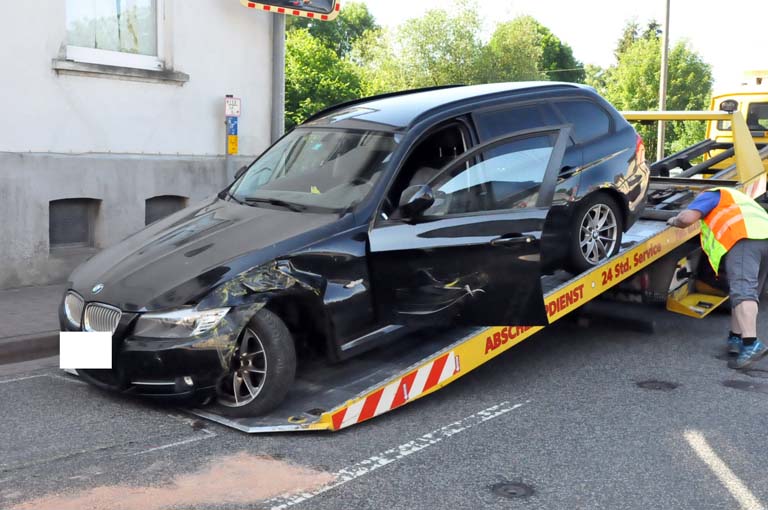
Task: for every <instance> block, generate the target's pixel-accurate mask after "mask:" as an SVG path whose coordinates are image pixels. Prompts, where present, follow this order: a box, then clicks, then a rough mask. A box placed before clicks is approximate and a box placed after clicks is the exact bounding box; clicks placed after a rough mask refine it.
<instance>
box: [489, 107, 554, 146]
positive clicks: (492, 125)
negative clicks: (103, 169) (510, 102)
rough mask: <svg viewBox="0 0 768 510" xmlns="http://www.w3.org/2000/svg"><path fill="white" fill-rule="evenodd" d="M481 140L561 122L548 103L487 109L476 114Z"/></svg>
mask: <svg viewBox="0 0 768 510" xmlns="http://www.w3.org/2000/svg"><path fill="white" fill-rule="evenodd" d="M475 124H476V125H477V131H478V134H479V135H480V141H482V142H485V141H488V140H491V139H493V138H497V137H499V136H502V135H511V134H512V133H515V132H517V131H523V130H526V129H535V128H542V127H546V126H555V125H558V124H560V122H559V121H558V119H557V117H556V116H555V115H554V113H553V112H552V111H551V110H550V108H549V106H548V105H546V104H531V105H526V106H517V107H512V108H503V109H494V110H486V111H484V112H479V113H477V114H475Z"/></svg>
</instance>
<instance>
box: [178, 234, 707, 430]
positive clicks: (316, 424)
mask: <svg viewBox="0 0 768 510" xmlns="http://www.w3.org/2000/svg"><path fill="white" fill-rule="evenodd" d="M698 233H699V225H698V224H694V225H691V226H690V227H688V228H685V229H677V228H670V227H667V226H666V224H665V223H664V222H660V221H651V220H640V221H638V222H637V223H636V224H635V225H634V226H633V227H632V228H631V229H630V230H629V231H628V232H627V233H626V234H625V235H624V242H623V243H622V249H621V251H620V252H619V253H618V254H617V255H616V256H614V257H612V258H611V259H609V260H607V261H606V262H604V263H602V264H601V265H599V266H596V267H595V268H594V269H592V270H590V271H588V272H585V273H582V274H580V275H577V276H574V277H571V275H566V274H565V273H557V274H555V275H552V276H547V277H544V278H543V283H544V284H545V285H546V286H547V287H549V288H550V290H545V293H544V302H545V305H546V307H547V315H548V318H549V323H550V324H551V323H554V322H555V321H557V320H558V319H560V318H561V317H564V316H565V315H567V314H569V313H570V312H572V311H574V310H576V309H578V308H579V307H581V306H582V305H584V304H585V303H587V302H589V301H590V300H592V299H594V298H595V297H597V296H599V295H600V294H602V293H603V292H605V291H606V290H608V289H610V288H611V287H613V286H614V285H616V284H618V283H620V282H621V281H623V280H626V279H627V278H629V277H630V276H632V275H633V274H635V273H637V272H638V271H640V270H642V269H644V268H645V267H647V266H649V265H650V264H652V263H653V262H655V261H657V260H659V259H660V258H661V257H663V256H664V255H666V254H667V253H669V252H671V251H672V250H674V249H675V248H677V247H678V246H680V245H682V244H683V243H685V242H686V241H688V240H690V239H692V238H693V237H695V236H696V235H698ZM544 327H545V326H516V325H513V326H493V327H483V328H475V329H471V330H466V329H464V330H458V331H443V332H442V333H444V335H441V334H440V333H441V332H438V333H434V332H433V333H432V334H433V338H431V339H421V337H418V336H417V335H416V336H415V338H417V341H418V343H417V344H416V345H417V347H415V348H414V347H413V343H414V339H411V340H412V342H411V343H410V344H411V345H407V349H409V350H410V349H416V350H418V351H421V352H425V355H424V356H423V357H421V358H419V359H417V360H415V361H414V362H409V363H407V364H406V363H405V362H404V363H403V364H402V365H401V366H402V367H403V368H402V369H400V370H392V369H393V368H395V369H396V367H397V360H398V359H399V360H401V361H406V360H408V359H409V357H408V356H400V357H399V358H398V357H397V356H394V357H393V356H392V355H391V353H389V351H390V350H392V349H394V350H398V349H402V348H403V345H405V344H408V343H409V342H407V340H408V338H405V339H401V340H399V341H398V342H397V343H396V344H392V345H390V346H388V347H383V348H380V349H377V350H375V351H371V353H366V354H364V355H362V356H361V358H362V360H363V364H364V365H365V364H366V363H369V364H370V363H371V362H372V363H373V365H372V366H371V369H375V368H376V366H375V365H376V362H377V361H376V359H377V357H379V356H383V357H384V358H387V359H386V363H387V369H386V370H376V376H373V377H371V376H369V377H358V378H357V379H356V381H354V382H356V383H360V382H361V381H368V382H370V383H371V384H368V385H367V386H365V387H364V388H362V387H361V386H362V385H361V384H347V385H346V386H343V387H342V388H338V387H336V388H334V387H333V386H332V385H334V384H338V383H340V382H341V379H336V380H334V378H333V377H330V378H328V380H327V381H325V382H326V383H327V384H330V385H331V386H323V385H322V384H319V385H314V389H313V390H311V391H306V392H304V393H302V394H301V402H300V404H301V405H297V402H295V401H292V394H290V393H289V395H288V397H287V399H286V402H285V403H284V404H283V405H281V406H280V407H279V408H278V409H277V410H275V411H273V412H271V413H269V414H268V415H265V416H259V417H253V418H229V417H226V416H221V415H218V414H217V413H215V412H211V411H208V410H199V409H198V410H189V411H188V412H191V413H192V414H195V415H197V416H200V417H202V418H206V419H210V420H213V421H215V422H217V423H219V424H222V425H225V426H229V427H232V428H235V429H237V430H241V431H243V432H249V433H265V432H294V431H311V430H328V431H337V430H341V429H344V428H347V427H350V426H352V425H355V424H358V423H362V422H364V421H367V420H370V419H371V418H374V417H377V416H380V415H382V414H384V413H387V412H389V411H391V410H394V409H397V408H399V407H401V406H403V405H405V404H407V403H410V402H413V401H414V400H418V399H420V398H422V397H424V396H426V395H429V394H431V393H434V392H435V391H437V390H439V389H441V388H442V387H444V386H447V385H448V384H450V383H452V382H453V381H455V380H457V379H458V378H459V377H461V376H463V375H465V374H467V373H469V372H471V371H472V370H474V369H475V368H477V367H479V366H481V365H483V364H484V363H486V362H488V361H490V360H491V359H493V358H495V357H496V356H499V355H500V354H502V353H504V352H506V351H507V350H509V349H511V348H512V347H513V346H515V345H517V344H518V343H520V342H522V341H523V340H525V339H526V338H529V337H530V336H532V335H533V334H535V333H537V332H538V331H540V330H542V329H543V328H544ZM432 348H434V350H432V351H431V352H429V349H432ZM359 363H360V361H359V360H357V359H353V360H350V361H349V362H345V363H342V364H341V365H340V366H341V367H342V368H343V369H344V371H345V372H346V371H347V370H346V369H347V368H350V367H351V368H350V370H349V371H350V372H353V373H355V372H356V371H359V370H360V367H359V366H357V365H358V364H359ZM393 363H394V365H393ZM321 369H322V368H321ZM326 369H328V367H327V366H326ZM330 370H338V368H333V367H331V368H330ZM364 370H365V369H363V371H364ZM359 375H360V374H357V375H356V377H357V376H359ZM369 375H370V374H369ZM354 387H359V388H360V390H359V391H357V392H355V393H354V394H352V389H353V388H354ZM315 397H317V398H316V400H313V399H315ZM329 397H330V398H329ZM333 398H337V400H336V401H335V402H333ZM319 403H322V404H324V405H319ZM318 407H319V408H320V409H319V410H316V411H315V412H316V413H317V412H320V411H321V412H320V414H319V416H318V415H313V414H312V413H308V412H307V411H306V410H307V409H312V408H318Z"/></svg>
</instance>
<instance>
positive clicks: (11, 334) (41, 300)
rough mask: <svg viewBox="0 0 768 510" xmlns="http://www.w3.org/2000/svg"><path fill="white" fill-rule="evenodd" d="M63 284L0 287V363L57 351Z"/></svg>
mask: <svg viewBox="0 0 768 510" xmlns="http://www.w3.org/2000/svg"><path fill="white" fill-rule="evenodd" d="M63 292H64V285H63V284H58V285H46V286H43V287H24V288H20V289H11V290H0V364H4V363H11V362H15V361H21V360H27V359H34V358H39V357H44V356H51V355H53V354H57V353H58V348H59V319H58V306H59V302H60V301H61V296H62V294H63Z"/></svg>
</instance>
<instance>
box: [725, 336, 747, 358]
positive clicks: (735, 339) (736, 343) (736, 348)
mask: <svg viewBox="0 0 768 510" xmlns="http://www.w3.org/2000/svg"><path fill="white" fill-rule="evenodd" d="M743 345H744V342H742V340H741V337H740V336H736V335H729V336H728V354H729V355H730V356H738V355H739V353H740V352H741V347H742V346H743Z"/></svg>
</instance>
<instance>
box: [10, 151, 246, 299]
mask: <svg viewBox="0 0 768 510" xmlns="http://www.w3.org/2000/svg"><path fill="white" fill-rule="evenodd" d="M242 160H243V161H245V158H243V159H242ZM0 168H2V169H3V171H2V183H3V185H2V186H0V218H3V219H4V220H5V219H6V218H13V221H1V222H0V239H2V240H3V242H1V243H0V261H2V262H1V263H0V288H12V287H20V286H26V285H37V284H46V283H53V282H60V281H64V280H65V279H66V277H67V275H68V274H69V273H70V272H71V271H72V269H74V267H75V266H76V265H77V264H78V263H80V262H81V261H82V260H84V259H85V258H87V257H88V256H90V255H92V254H93V253H95V251H96V250H98V249H100V248H105V247H107V246H109V245H112V244H114V243H116V242H117V241H120V240H121V239H124V238H125V237H127V236H128V235H130V234H132V233H134V232H136V231H137V230H139V229H141V228H143V227H144V215H145V201H146V200H147V199H148V198H152V197H155V196H160V195H177V196H182V197H186V198H187V199H188V203H189V204H192V203H194V202H196V201H198V200H202V199H203V198H205V197H207V196H210V195H211V194H213V193H215V192H216V191H218V190H221V189H222V188H224V186H225V185H226V183H227V182H228V181H229V177H227V176H226V175H225V171H224V161H223V160H222V159H221V158H217V157H213V156H211V157H174V156H124V155H113V156H102V155H82V156H69V155H44V154H0ZM61 198H90V199H97V200H100V201H101V204H100V207H99V212H98V218H97V221H96V223H95V232H94V241H95V246H94V248H93V249H85V248H81V249H71V250H68V249H65V250H63V251H62V250H54V252H51V251H50V247H49V238H48V235H49V231H48V227H49V217H48V211H49V203H50V201H52V200H58V199H61Z"/></svg>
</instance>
